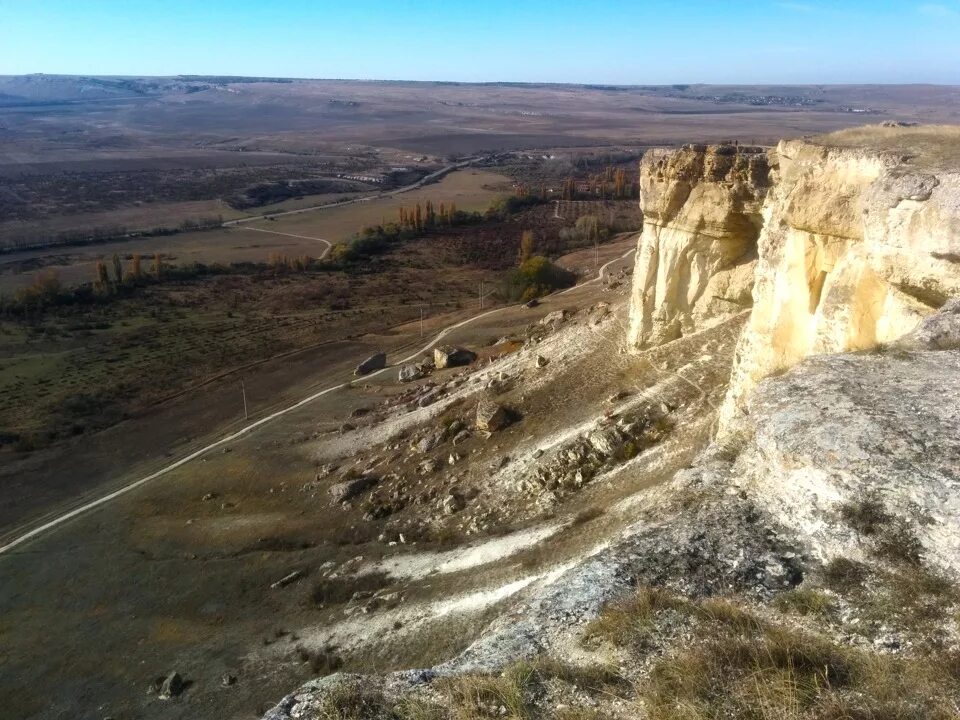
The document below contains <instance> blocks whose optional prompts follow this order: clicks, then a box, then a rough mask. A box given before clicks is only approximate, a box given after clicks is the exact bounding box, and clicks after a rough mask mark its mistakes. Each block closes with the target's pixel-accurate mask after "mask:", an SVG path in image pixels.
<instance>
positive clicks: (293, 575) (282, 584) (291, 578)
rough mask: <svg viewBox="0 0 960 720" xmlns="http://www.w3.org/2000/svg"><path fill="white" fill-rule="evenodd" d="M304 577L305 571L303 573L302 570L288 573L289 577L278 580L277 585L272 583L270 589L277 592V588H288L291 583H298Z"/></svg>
mask: <svg viewBox="0 0 960 720" xmlns="http://www.w3.org/2000/svg"><path fill="white" fill-rule="evenodd" d="M302 577H303V571H302V570H294V571H293V572H292V573H288V574H287V575H284V576H283V577H282V578H280V579H279V580H277V581H276V582H275V583H270V589H271V590H276V589H277V588H282V587H286V586H287V585H289V584H290V583H294V582H296V581H297V580H299V579H300V578H302Z"/></svg>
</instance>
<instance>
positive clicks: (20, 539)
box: [0, 230, 636, 555]
mask: <svg viewBox="0 0 960 720" xmlns="http://www.w3.org/2000/svg"><path fill="white" fill-rule="evenodd" d="M264 232H273V231H271V230H264ZM277 234H281V235H283V234H286V233H277ZM298 237H299V236H298ZM308 239H310V240H319V238H308ZM323 242H326V241H325V240H324V241H323ZM634 252H636V248H631V249H630V250H628V251H627V252H625V253H624V254H623V255H621V256H620V257H617V258H614V259H613V260H610V261H609V262H607V263H605V264H603V265H601V266H600V269H599V270H598V272H597V276H596V277H595V278H593V279H591V280H587V281H586V282H583V283H580V284H579V285H575V286H573V287H572V288H568V289H566V290H564V291H562V292H559V293H556V295H565V294H566V293H568V292H572V291H574V290H577V289H580V288H583V287H586V286H587V285H591V284H593V283H596V282H600V281H601V280H602V279H603V276H604V274H605V273H606V272H607V269H608V268H609V267H610V266H611V265H613V264H614V263H617V262H620V261H621V260H625V259H626V258H628V257H629V256H630V255H632V254H633V253H634ZM512 307H513V306H511V305H507V306H504V307H499V308H494V309H493V310H487V311H486V312H481V313H478V314H477V315H473V316H472V317H469V318H467V319H465V320H461V321H460V322H457V323H454V324H452V325H448V326H447V327H445V328H444V329H443V330H441V331H440V332H439V333H437V335H436V336H434V338H433V339H432V340H430V342H428V343H427V344H426V345H424V346H423V347H422V348H420V349H419V350H417V351H416V352H414V353H412V354H410V355H408V356H407V357H405V358H403V359H402V360H399V361H397V362H396V363H394V364H393V365H392V366H389V367H386V368H383V369H382V370H377V371H375V372H372V373H369V374H368V375H365V376H364V377H365V378H370V377H374V376H376V375H380V374H381V373H385V372H387V371H389V370H392V369H394V368H396V366H397V365H403V364H404V363H408V362H411V361H413V360H415V359H416V358H417V357H419V356H420V355H422V354H423V353H425V352H427V351H429V350H430V349H431V348H432V347H433V346H434V345H436V344H437V343H439V342H440V341H441V340H442V339H443V338H444V337H446V336H447V335H448V334H449V333H451V332H453V331H454V330H457V329H458V328H462V327H464V326H465V325H469V324H470V323H473V322H476V321H477V320H480V319H482V318H485V317H489V316H490V315H494V314H496V313H501V312H503V311H505V310H509V309H511V308H512ZM351 382H353V380H348V381H346V382H342V383H339V384H337V385H333V386H331V387H328V388H325V389H324V390H320V391H319V392H315V393H313V394H312V395H308V396H307V397H305V398H303V399H302V400H299V401H297V402H295V403H293V404H292V405H289V406H287V407H285V408H283V409H281V410H277V411H276V412H274V413H271V414H270V415H267V416H265V417H262V418H260V419H259V420H256V421H255V422H252V423H250V424H249V425H246V426H245V427H242V428H240V429H239V430H237V431H236V432H232V433H230V434H228V435H226V436H224V437H222V438H220V439H219V440H217V441H215V442H212V443H210V444H209V445H206V446H205V447H202V448H200V449H199V450H196V451H194V452H192V453H190V454H189V455H186V456H184V457H182V458H180V459H179V460H177V461H175V462H172V463H170V464H169V465H166V466H164V467H162V468H160V469H159V470H157V471H156V472H153V473H150V474H149V475H147V476H145V477H142V478H140V479H139V480H135V481H133V482H131V483H130V484H128V485H124V486H123V487H122V488H120V489H119V490H115V491H113V492H111V493H108V494H106V495H104V496H102V497H99V498H97V499H96V500H91V501H90V502H88V503H86V504H84V505H81V506H80V507H77V508H74V509H73V510H70V511H68V512H65V513H64V514H62V515H59V516H58V517H56V518H54V519H52V520H49V521H47V522H45V523H43V524H42V525H39V526H37V527H35V528H33V529H31V530H29V531H27V532H24V533H22V534H21V535H19V536H17V537H15V538H13V539H12V540H10V541H8V542H7V543H6V544H5V545H2V546H0V555H2V554H3V553H5V552H9V551H10V550H12V549H13V548H15V547H17V546H18V545H21V544H22V543H25V542H27V541H28V540H31V539H33V538H35V537H38V536H39V535H41V534H43V533H46V532H47V531H49V530H53V529H54V528H56V527H58V526H60V525H62V524H63V523H65V522H67V521H68V520H71V519H73V518H75V517H77V516H78V515H82V514H83V513H86V512H87V511H89V510H93V509H94V508H97V507H99V506H101V505H105V504H106V503H108V502H110V501H111V500H114V499H116V498H118V497H120V496H121V495H124V494H126V493H128V492H130V491H131V490H134V489H136V488H138V487H140V486H141V485H145V484H146V483H148V482H150V481H151V480H156V479H157V478H158V477H160V476H161V475H166V474H167V473H168V472H170V471H171V470H176V469H177V468H178V467H180V466H182V465H186V464H187V463H188V462H190V461H192V460H196V459H197V458H198V457H200V456H201V455H205V454H206V453H208V452H210V451H211V450H213V449H215V448H218V447H220V446H222V445H226V444H227V443H230V442H233V441H234V440H236V439H237V438H239V437H241V436H243V435H246V434H247V433H249V432H251V431H253V430H255V429H257V428H258V427H260V426H261V425H265V424H267V423H269V422H271V421H273V420H276V419H277V418H278V417H281V416H283V415H286V414H287V413H290V412H293V411H294V410H296V409H298V408H301V407H303V406H304V405H306V404H308V403H311V402H313V401H314V400H316V399H317V398H319V397H322V396H324V395H326V394H328V393H331V392H334V391H336V390H340V389H342V388H345V387H347V386H348V385H349V384H350V383H351Z"/></svg>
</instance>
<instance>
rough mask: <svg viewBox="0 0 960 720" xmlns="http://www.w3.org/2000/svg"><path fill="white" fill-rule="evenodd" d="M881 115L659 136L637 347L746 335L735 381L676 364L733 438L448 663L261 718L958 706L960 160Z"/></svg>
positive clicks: (704, 353)
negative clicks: (881, 122) (805, 137)
mask: <svg viewBox="0 0 960 720" xmlns="http://www.w3.org/2000/svg"><path fill="white" fill-rule="evenodd" d="M871 132H872V131H871ZM871 132H867V133H866V137H867V138H868V139H869V138H870V137H871ZM883 132H884V140H885V142H886V145H885V147H884V148H883V149H880V150H878V149H868V148H864V147H860V148H852V147H847V146H841V143H838V144H833V143H832V142H831V139H830V138H827V139H825V140H818V141H789V142H782V143H781V144H780V145H779V146H778V147H777V149H776V150H775V151H773V152H771V153H769V155H768V154H767V153H763V152H757V151H753V150H743V149H739V148H736V147H729V146H721V147H714V148H705V147H686V148H684V149H682V150H680V151H676V152H673V153H667V152H653V153H650V154H649V155H648V156H647V158H645V160H644V166H643V171H642V173H643V178H642V186H643V203H644V210H645V227H644V231H643V236H642V237H641V239H640V242H639V256H638V259H637V263H636V271H635V275H634V281H633V282H634V287H633V292H632V295H631V300H630V308H629V326H628V327H627V328H625V331H626V333H627V339H628V347H629V348H630V349H631V350H632V352H633V353H634V355H635V356H636V357H637V358H638V359H639V360H640V361H641V362H642V363H643V364H646V365H649V366H650V367H651V368H658V367H661V366H663V367H667V365H668V364H669V362H675V359H676V357H684V358H686V357H690V356H694V357H696V356H698V355H699V357H700V361H699V362H706V361H707V360H708V359H709V358H711V357H713V356H714V355H721V356H722V355H724V354H725V353H724V352H723V350H722V348H723V347H724V345H722V344H719V345H718V344H717V336H718V335H722V334H723V333H730V334H732V333H736V332H739V333H740V335H739V341H738V342H737V349H736V353H735V355H734V357H733V359H732V370H731V372H730V383H729V387H728V384H727V383H726V382H723V381H720V380H717V379H716V378H714V377H712V375H711V376H708V375H707V374H703V373H701V374H700V375H699V377H698V378H696V380H694V379H692V378H691V377H690V374H689V373H690V369H689V368H691V367H692V365H687V366H684V367H681V368H679V369H678V370H676V371H672V372H671V382H673V381H678V382H680V383H681V385H684V386H685V387H687V388H692V389H695V390H696V391H697V392H698V393H701V394H702V397H703V400H704V402H703V404H702V405H701V406H700V407H699V411H700V412H702V415H703V418H705V419H708V420H709V421H711V422H712V421H713V420H714V419H716V420H717V423H716V424H715V425H714V428H715V429H716V430H717V432H716V439H715V440H714V442H713V443H712V444H711V445H709V447H707V448H706V449H705V450H703V451H702V452H701V453H700V455H699V457H698V458H697V459H696V460H694V461H693V462H692V463H690V464H689V465H688V466H683V469H677V470H675V471H674V472H673V473H672V474H671V476H670V477H669V478H665V479H663V481H661V482H659V483H651V485H652V487H646V488H644V489H642V490H641V491H640V492H638V493H637V494H635V495H633V496H630V497H627V498H624V499H623V500H621V501H619V502H618V503H617V504H616V506H615V507H611V508H608V509H607V512H608V513H619V515H618V516H617V517H619V518H622V520H623V522H622V526H620V527H619V531H617V532H615V533H614V534H613V535H608V536H607V537H606V538H605V539H604V541H603V542H602V543H597V544H596V545H595V546H594V547H593V548H592V549H590V550H589V551H587V552H586V553H585V554H584V555H583V556H582V557H580V558H579V559H577V560H575V561H568V562H566V563H564V564H557V565H556V566H554V567H552V568H551V567H549V563H547V566H546V567H542V568H540V571H539V573H540V574H538V575H537V581H536V582H535V583H534V584H532V585H530V591H529V592H527V593H525V594H523V595H522V596H521V595H518V596H517V597H516V598H515V599H514V601H513V602H512V603H509V604H508V605H507V606H505V607H504V608H503V609H502V611H501V612H499V614H498V616H497V618H496V619H495V620H494V621H493V622H492V623H491V624H490V626H489V627H488V628H487V630H486V631H485V632H483V633H482V634H481V635H480V636H479V637H478V639H477V640H476V641H475V642H474V643H473V644H472V645H471V646H470V647H469V648H467V650H465V651H464V652H463V653H461V654H460V655H458V656H457V657H455V658H453V659H451V660H450V661H449V662H447V663H444V664H442V665H438V666H435V667H433V668H431V669H428V670H417V671H409V672H403V673H396V674H392V675H389V676H380V677H377V678H373V679H370V678H365V679H362V680H360V681H359V682H358V681H357V679H356V678H351V677H347V676H331V677H328V678H325V679H323V680H320V681H316V682H314V683H310V684H308V685H307V686H305V687H304V688H301V690H299V691H298V692H296V693H294V694H292V695H290V696H288V697H287V698H286V699H285V700H284V701H283V702H282V703H281V704H280V705H278V706H277V708H275V709H274V711H273V712H272V713H271V715H270V716H269V717H271V718H273V719H276V720H287V719H288V718H323V717H357V718H360V717H384V718H393V719H394V720H402V719H403V718H414V717H418V718H423V717H434V718H441V717H464V718H483V717H516V718H532V717H569V718H606V717H612V718H615V717H624V718H625V717H668V718H673V717H694V718H700V717H704V718H705V717H745V716H751V717H753V716H758V717H783V718H807V717H918V718H920V717H924V718H926V717H930V718H940V717H944V718H945V717H956V716H957V715H958V713H960V620H958V618H960V587H958V586H957V584H956V579H957V577H960V495H958V489H960V431H958V427H960V300H957V299H951V298H955V297H957V296H960V172H958V171H957V170H956V169H953V168H951V167H943V166H934V165H933V164H931V163H929V162H920V161H917V160H916V159H914V160H913V161H911V160H910V159H909V158H908V157H905V156H907V155H908V154H909V152H910V149H911V145H910V143H911V142H912V141H913V140H914V139H915V136H914V135H913V134H912V131H911V132H904V136H903V137H897V136H896V132H897V131H894V135H895V137H894V138H893V140H894V142H892V143H891V142H890V137H889V135H890V133H889V132H888V131H887V129H884V130H883ZM935 136H936V134H935V133H934V137H935ZM916 157H917V156H916V155H915V156H914V158H916ZM761 204H762V206H761ZM744 288H750V289H751V291H752V300H753V309H752V311H751V312H750V315H749V318H748V319H747V320H746V323H745V324H744V325H741V324H742V323H743V317H742V314H743V311H742V310H741V308H742V306H743V305H744V304H746V303H748V302H749V301H748V300H746V299H745V297H744ZM734 309H736V310H739V311H740V313H741V314H740V315H735V314H733V310H734ZM741 326H742V327H743V330H742V331H741V330H740V327H741ZM574 332H575V333H576V330H574ZM711 343H712V345H711ZM727 347H729V346H727ZM726 357H727V358H728V359H729V351H728V352H727V353H726ZM672 367H677V366H676V365H673V366H672ZM714 367H716V363H715V364H714ZM664 387H666V386H664ZM725 388H726V390H725V392H726V400H725V401H723V406H722V408H721V407H720V406H719V397H720V396H721V395H723V393H724V389H725ZM654 392H656V393H661V392H663V389H662V388H659V387H658V388H654V387H650V388H649V389H648V390H645V391H644V392H643V393H642V394H641V396H640V397H638V401H643V402H644V403H646V402H647V401H648V400H660V401H662V402H663V403H664V404H663V405H662V406H659V407H660V409H661V410H663V411H667V410H669V409H670V408H671V407H672V401H671V400H670V399H669V397H668V396H667V395H666V394H664V395H663V396H662V397H661V396H659V395H653V393H654ZM711 397H716V398H718V402H717V403H714V402H713V401H712V400H711V399H710V398H711ZM644 407H645V408H646V406H644ZM650 407H651V408H654V407H655V405H651V406H650ZM644 412H646V413H647V414H650V413H651V412H653V413H654V414H656V413H655V412H654V411H653V410H651V409H650V408H646V409H645V410H644ZM608 414H609V413H608ZM703 418H702V419H703ZM686 422H688V420H686V419H685V420H684V423H686ZM681 425H682V424H680V423H678V424H677V425H676V426H675V427H676V428H680V427H681ZM658 442H663V440H662V439H661V440H658ZM637 451H638V454H637V456H636V457H635V458H634V459H632V460H631V461H630V462H628V463H627V464H626V465H624V466H623V467H622V469H621V470H620V471H619V472H620V473H621V474H623V475H629V474H630V473H640V472H644V471H645V469H648V470H646V471H647V472H652V467H653V466H651V465H650V464H649V463H650V459H651V457H652V456H653V454H655V453H656V452H657V451H656V450H655V449H653V450H648V449H644V448H643V447H637ZM574 470H575V468H572V467H571V468H565V471H567V472H572V471H574ZM607 527H608V529H609V527H610V526H609V525H608V526H607ZM718 595H719V596H722V597H723V598H724V599H722V600H716V599H712V600H711V599H710V598H711V597H713V596H718ZM618 598H619V600H618ZM558 659H563V660H562V662H561V661H560V660H558ZM517 661H522V662H523V663H526V664H521V665H517V664H516V663H517ZM518 667H519V668H520V670H518V669H517V668H518ZM611 667H614V668H615V672H613V673H612V674H611V671H610V670H609V669H610V668H611ZM711 667H712V668H714V670H710V668H711ZM604 668H606V670H604ZM604 673H606V674H604ZM344 687H347V688H352V689H351V690H349V692H347V693H346V694H344V692H343V688H344ZM798 688H801V689H802V690H803V691H802V692H800V691H798ZM411 703H413V704H412V705H411Z"/></svg>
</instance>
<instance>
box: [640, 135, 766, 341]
mask: <svg viewBox="0 0 960 720" xmlns="http://www.w3.org/2000/svg"><path fill="white" fill-rule="evenodd" d="M769 170H770V168H769V159H768V156H767V153H766V152H764V151H763V150H761V149H760V148H750V147H738V146H735V145H712V146H705V145H688V146H685V147H684V148H682V149H681V150H676V151H671V150H651V151H648V152H647V153H646V154H645V155H644V157H643V161H642V163H641V165H640V205H641V208H642V209H643V234H642V235H641V237H640V240H639V243H638V247H637V258H636V267H635V269H634V273H633V291H632V292H633V295H632V298H631V309H630V328H629V337H628V341H629V343H630V344H631V345H633V346H634V347H644V346H647V345H656V344H660V343H663V342H669V341H670V340H675V339H676V338H678V337H680V336H682V335H688V334H690V333H691V332H694V331H695V330H696V329H702V328H703V327H706V324H707V323H708V322H709V321H711V320H713V319H715V318H724V317H727V316H729V315H733V314H736V313H737V312H740V311H742V310H743V309H744V308H746V307H749V306H750V303H751V298H750V289H751V287H752V285H753V267H754V265H755V260H756V255H757V254H756V248H757V237H758V236H759V234H760V227H761V220H760V209H761V204H762V202H763V199H764V197H765V195H766V192H767V185H768V175H769Z"/></svg>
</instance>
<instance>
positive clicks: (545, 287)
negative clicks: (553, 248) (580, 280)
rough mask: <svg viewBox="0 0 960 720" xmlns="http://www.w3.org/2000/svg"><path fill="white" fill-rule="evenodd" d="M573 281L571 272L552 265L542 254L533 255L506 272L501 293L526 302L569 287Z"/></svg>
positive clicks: (574, 277)
mask: <svg viewBox="0 0 960 720" xmlns="http://www.w3.org/2000/svg"><path fill="white" fill-rule="evenodd" d="M575 282H576V276H575V275H574V274H573V273H572V272H570V271H569V270H565V269H564V268H561V267H559V266H557V265H554V264H553V263H552V262H550V261H549V260H548V259H547V258H545V257H543V256H542V255H535V256H533V257H532V258H530V259H528V260H525V261H524V262H523V263H522V264H521V265H520V267H518V268H516V269H515V270H511V271H510V273H508V275H507V277H506V278H505V279H504V282H503V286H504V287H503V294H504V295H505V296H506V297H507V298H508V299H510V300H521V301H523V302H526V301H527V300H531V299H533V298H535V297H541V296H543V295H547V294H548V293H551V292H553V291H554V290H559V289H560V288H566V287H570V286H572V285H573V284H574V283H575Z"/></svg>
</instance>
